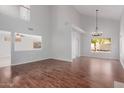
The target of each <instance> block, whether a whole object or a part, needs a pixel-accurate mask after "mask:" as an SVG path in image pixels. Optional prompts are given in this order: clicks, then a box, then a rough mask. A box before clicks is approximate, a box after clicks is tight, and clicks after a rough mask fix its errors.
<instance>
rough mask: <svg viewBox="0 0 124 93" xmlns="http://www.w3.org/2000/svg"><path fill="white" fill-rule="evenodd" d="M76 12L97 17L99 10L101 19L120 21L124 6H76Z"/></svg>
mask: <svg viewBox="0 0 124 93" xmlns="http://www.w3.org/2000/svg"><path fill="white" fill-rule="evenodd" d="M74 7H75V8H76V10H78V11H79V12H80V13H81V14H84V15H88V16H95V14H96V13H95V10H96V9H98V10H100V11H99V17H102V18H110V19H114V20H119V19H120V16H121V13H122V10H123V9H124V6H122V5H75V6H74Z"/></svg>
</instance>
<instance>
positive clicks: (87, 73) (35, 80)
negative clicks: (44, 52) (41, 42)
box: [0, 57, 124, 88]
mask: <svg viewBox="0 0 124 93" xmlns="http://www.w3.org/2000/svg"><path fill="white" fill-rule="evenodd" d="M10 71H11V72H12V78H11V82H10V85H9V86H7V85H6V86H5V85H4V86H3V85H1V84H0V87H67V88H68V87H114V81H119V82H124V70H123V68H122V66H121V64H120V62H119V61H116V60H104V59H96V58H88V57H80V58H78V59H76V60H74V62H64V61H59V60H54V59H48V60H44V61H39V62H34V63H28V64H23V65H18V66H13V67H12V68H11V70H10ZM0 77H1V72H0Z"/></svg>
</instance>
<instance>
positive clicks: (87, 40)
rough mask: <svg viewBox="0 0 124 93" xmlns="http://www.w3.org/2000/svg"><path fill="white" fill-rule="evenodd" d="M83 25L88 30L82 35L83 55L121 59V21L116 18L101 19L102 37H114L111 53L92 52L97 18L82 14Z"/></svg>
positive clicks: (99, 24) (100, 29) (99, 25)
mask: <svg viewBox="0 0 124 93" xmlns="http://www.w3.org/2000/svg"><path fill="white" fill-rule="evenodd" d="M81 26H82V28H83V29H84V30H85V31H86V33H85V34H84V35H82V37H81V48H82V49H81V50H82V51H81V55H82V56H90V57H98V58H107V59H119V31H120V23H119V21H116V20H110V19H99V23H98V27H99V31H102V32H103V36H102V37H106V38H107V37H108V38H111V39H112V51H111V53H92V52H91V50H90V49H91V38H92V36H91V32H92V31H95V18H94V17H90V16H85V15H82V17H81Z"/></svg>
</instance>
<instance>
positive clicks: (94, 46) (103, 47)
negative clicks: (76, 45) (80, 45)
mask: <svg viewBox="0 0 124 93" xmlns="http://www.w3.org/2000/svg"><path fill="white" fill-rule="evenodd" d="M91 51H92V52H110V51H111V38H97V37H95V38H93V39H91Z"/></svg>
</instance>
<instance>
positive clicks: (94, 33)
mask: <svg viewBox="0 0 124 93" xmlns="http://www.w3.org/2000/svg"><path fill="white" fill-rule="evenodd" d="M98 12H99V10H96V29H95V30H96V31H94V32H92V33H91V34H92V36H102V34H103V32H99V31H98Z"/></svg>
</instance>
